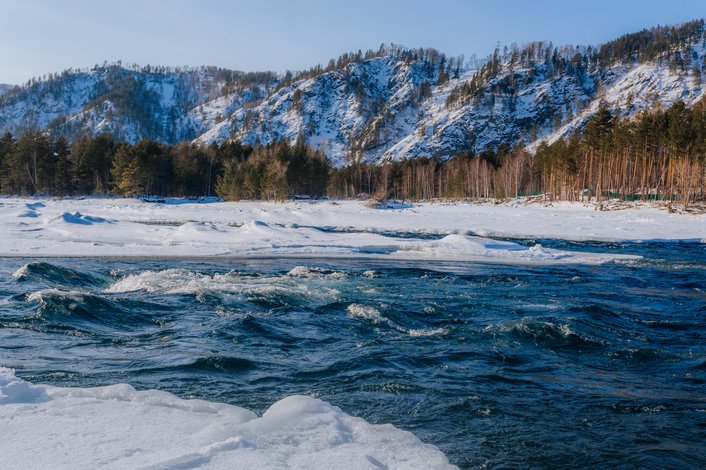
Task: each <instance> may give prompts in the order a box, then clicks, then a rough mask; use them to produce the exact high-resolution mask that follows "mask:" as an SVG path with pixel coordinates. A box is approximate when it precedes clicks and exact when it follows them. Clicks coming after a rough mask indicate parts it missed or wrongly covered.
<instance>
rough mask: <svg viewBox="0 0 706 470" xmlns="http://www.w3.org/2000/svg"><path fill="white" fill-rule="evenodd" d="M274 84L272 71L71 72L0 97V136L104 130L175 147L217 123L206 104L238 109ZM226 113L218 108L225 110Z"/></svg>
mask: <svg viewBox="0 0 706 470" xmlns="http://www.w3.org/2000/svg"><path fill="white" fill-rule="evenodd" d="M253 75H254V76H255V77H253ZM268 77H269V78H268ZM273 79H274V75H273V74H269V73H262V74H243V73H241V72H233V71H229V70H223V69H217V68H213V67H209V68H198V69H186V70H182V69H174V70H173V69H166V68H156V67H144V68H140V69H138V68H136V67H133V68H124V67H122V66H120V65H104V66H101V67H94V68H93V69H90V70H81V71H71V70H69V71H65V72H63V73H61V74H58V75H53V76H50V77H49V78H48V79H44V80H39V81H37V80H35V81H32V82H30V83H29V84H27V85H25V86H23V87H22V88H20V89H19V90H12V91H10V92H8V93H7V94H5V95H4V96H2V97H0V130H2V131H5V130H9V131H11V132H13V133H16V134H17V133H21V132H23V131H26V130H28V129H35V128H39V129H48V130H50V131H52V132H56V133H60V134H64V135H67V136H68V137H70V138H76V137H79V136H81V135H86V134H90V135H97V134H100V133H103V132H108V133H111V134H113V135H114V136H116V137H117V138H119V139H122V140H126V141H129V142H135V141H137V140H140V139H142V138H151V139H155V140H159V141H162V142H166V143H175V142H178V141H181V140H191V139H193V138H194V137H196V136H197V135H199V134H201V133H203V132H205V131H206V130H207V129H208V128H210V127H211V126H213V125H215V124H216V123H217V122H218V120H220V119H222V116H221V115H220V114H218V112H217V111H218V110H216V112H211V113H208V112H207V113H203V112H201V105H203V104H204V103H206V102H214V103H217V102H219V100H220V101H223V100H225V101H226V102H227V103H232V106H235V107H240V106H242V105H244V104H245V103H247V102H249V101H252V100H256V101H257V100H260V99H262V97H263V96H265V95H266V93H267V92H266V90H267V88H268V87H269V86H271V85H272V84H273V83H274V82H272V80H273ZM268 81H269V82H272V83H268ZM227 107H228V105H227V104H226V105H223V106H222V108H223V110H224V111H225V110H227Z"/></svg>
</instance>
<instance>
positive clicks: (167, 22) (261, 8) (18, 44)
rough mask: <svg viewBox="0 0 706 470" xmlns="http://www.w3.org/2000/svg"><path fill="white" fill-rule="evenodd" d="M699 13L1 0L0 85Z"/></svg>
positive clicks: (249, 64) (514, 38)
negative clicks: (105, 65) (116, 69)
mask: <svg viewBox="0 0 706 470" xmlns="http://www.w3.org/2000/svg"><path fill="white" fill-rule="evenodd" d="M703 17H706V0H662V1H655V0H641V1H638V0H624V1H621V0H610V1H605V0H592V1H581V2H573V1H571V0H563V1H559V0H546V1H541V0H534V1H529V0H525V1H521V0H505V1H502V0H476V1H474V0H466V1H462V0H426V1H418V0H360V1H352V0H351V1H346V2H343V1H335V0H329V1H326V0H300V1H286V0H251V1H239V0H233V1H225V0H198V1H186V0H120V1H112V2H107V1H100V0H0V83H22V82H24V81H26V80H28V79H29V78H31V77H33V76H39V75H42V74H45V73H49V72H59V71H61V70H63V69H66V68H69V67H87V66H92V65H94V64H97V63H102V62H103V61H104V60H107V61H109V62H112V61H116V60H118V59H121V60H122V61H123V63H130V64H132V63H138V64H140V65H145V64H148V63H149V64H153V65H218V66H222V67H227V68H233V69H238V70H246V71H251V70H274V71H277V72H281V71H284V70H287V69H291V70H298V69H304V68H309V67H310V66H312V65H315V64H317V63H326V62H327V61H328V59H330V58H333V57H337V56H338V55H339V54H341V53H343V52H347V51H352V50H358V49H363V50H365V49H377V47H378V46H379V45H380V43H382V42H385V43H390V42H393V43H396V44H403V45H405V46H407V47H420V46H421V47H434V48H437V49H439V50H440V51H442V52H445V53H446V54H449V55H460V54H463V55H465V56H466V57H470V56H471V55H472V54H477V55H478V56H479V57H484V56H485V55H487V54H488V53H490V52H491V51H492V49H493V47H494V45H495V44H496V43H497V42H498V41H500V42H501V43H503V44H511V43H512V42H516V43H518V44H524V43H526V42H529V41H532V40H540V39H541V40H550V41H553V42H554V44H556V45H562V44H598V43H601V42H604V41H607V40H610V39H612V38H614V37H617V36H619V35H621V34H624V33H627V32H631V31H636V30H640V29H643V28H646V27H651V26H656V25H658V24H661V25H664V24H672V23H679V22H683V21H686V20H689V19H695V18H703Z"/></svg>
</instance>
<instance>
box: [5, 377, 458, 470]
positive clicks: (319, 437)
mask: <svg viewBox="0 0 706 470" xmlns="http://www.w3.org/2000/svg"><path fill="white" fill-rule="evenodd" d="M0 422H2V423H3V427H4V429H3V430H4V431H5V433H4V437H3V439H2V440H0V455H2V467H3V468H4V469H8V470H9V469H26V468H52V469H63V468H66V469H69V468H70V469H76V468H116V469H117V468H120V469H122V468H144V469H146V468H149V469H163V468H202V469H206V468H219V469H220V468H228V469H253V468H258V469H281V468H301V469H317V468H321V469H336V468H340V469H346V470H350V469H357V468H361V469H363V468H365V469H376V468H389V469H395V468H405V469H414V468H420V469H447V468H455V467H453V466H452V465H451V464H449V462H448V459H447V458H446V456H445V455H444V454H443V453H442V452H441V451H440V450H439V449H438V448H436V447H435V446H432V445H429V444H423V443H422V442H421V441H420V440H419V439H418V438H417V437H415V436H414V435H413V434H412V433H410V432H407V431H403V430H400V429H397V428H395V427H394V426H392V425H389V424H386V425H373V424H370V423H368V422H366V421H365V420H363V419H361V418H355V417H353V416H350V415H347V414H346V413H344V412H343V411H341V410H340V409H339V408H337V407H335V406H331V405H329V404H328V403H326V402H324V401H321V400H317V399H314V398H309V397H305V396H290V397H287V398H284V399H282V400H280V401H278V402H277V403H275V404H274V405H272V406H271V407H270V408H269V410H267V411H266V412H265V414H264V415H263V416H262V417H257V416H256V415H255V414H254V413H252V412H251V411H248V410H246V409H243V408H239V407H236V406H232V405H226V404H219V403H210V402H207V401H203V400H182V399H180V398H178V397H176V396H174V395H171V394H169V393H165V392H159V391H155V390H150V391H136V390H135V389H134V388H133V387H131V386H129V385H125V384H121V385H111V386H107V387H97V388H61V387H52V386H47V385H33V384H30V383H28V382H25V381H23V380H21V379H19V378H17V377H16V376H15V374H14V372H13V371H12V370H10V369H4V368H0Z"/></svg>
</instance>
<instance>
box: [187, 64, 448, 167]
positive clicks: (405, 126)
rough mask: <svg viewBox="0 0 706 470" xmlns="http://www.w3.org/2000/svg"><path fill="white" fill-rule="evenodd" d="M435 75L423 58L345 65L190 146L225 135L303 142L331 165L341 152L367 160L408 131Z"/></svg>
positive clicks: (281, 93)
mask: <svg viewBox="0 0 706 470" xmlns="http://www.w3.org/2000/svg"><path fill="white" fill-rule="evenodd" d="M438 72H439V64H438V63H434V62H433V61H432V60H431V59H430V58H427V59H420V60H417V61H416V62H411V63H408V62H406V61H404V60H402V59H400V58H398V57H396V56H395V55H394V54H391V55H385V56H382V57H377V58H373V59H368V60H364V61H362V62H358V63H351V64H348V65H347V66H345V67H344V68H342V69H338V70H333V71H329V72H326V73H323V74H321V75H319V76H317V77H315V78H311V79H308V80H301V81H298V82H295V83H294V84H292V85H291V86H287V87H284V88H282V89H280V90H278V91H277V92H276V93H274V94H272V95H271V96H269V97H268V98H267V99H266V100H264V101H263V102H262V103H261V104H260V105H259V106H256V107H254V108H251V109H240V110H238V111H236V112H235V113H233V115H232V116H231V118H230V119H228V120H226V121H224V122H222V123H220V124H218V125H217V126H215V127H214V128H212V129H210V130H209V131H208V132H206V133H204V134H203V135H202V136H200V137H199V139H198V141H200V142H203V143H211V142H214V141H215V142H220V141H222V140H224V139H228V138H233V139H238V140H241V141H242V142H243V143H247V144H251V145H254V144H257V143H261V144H267V143H271V142H273V141H277V140H281V139H285V140H288V141H289V142H292V143H294V142H296V141H297V140H299V139H303V140H305V141H306V142H308V143H309V144H310V145H312V146H314V147H316V148H320V149H322V150H323V151H324V152H325V153H326V155H328V156H329V158H331V159H332V160H333V161H334V163H337V164H343V163H345V162H346V161H348V160H349V155H350V156H351V157H361V156H362V157H365V158H366V159H367V160H375V159H377V158H379V157H381V156H382V154H383V153H384V152H385V151H386V150H387V149H388V148H389V147H390V146H392V145H394V144H395V143H396V142H398V141H399V140H400V139H402V138H404V137H405V136H407V135H408V134H409V133H410V132H414V129H415V126H416V124H417V122H418V121H419V117H420V103H421V101H422V98H423V95H424V93H425V91H424V90H431V88H432V86H433V85H432V84H436V82H437V80H438ZM427 92H428V91H427Z"/></svg>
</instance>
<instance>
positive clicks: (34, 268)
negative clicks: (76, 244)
mask: <svg viewBox="0 0 706 470" xmlns="http://www.w3.org/2000/svg"><path fill="white" fill-rule="evenodd" d="M12 277H13V279H15V280H17V281H18V282H27V281H34V282H45V283H49V284H53V285H60V286H76V287H89V286H91V287H95V286H98V285H100V284H101V283H102V281H103V280H102V279H101V278H99V277H98V276H94V275H90V274H86V273H83V272H81V271H77V270H74V269H69V268H65V267H63V266H57V265H54V264H50V263H46V262H33V263H27V264H25V265H24V266H22V267H20V268H19V269H17V270H16V271H15V272H14V273H12Z"/></svg>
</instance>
